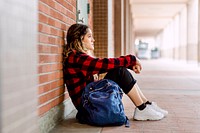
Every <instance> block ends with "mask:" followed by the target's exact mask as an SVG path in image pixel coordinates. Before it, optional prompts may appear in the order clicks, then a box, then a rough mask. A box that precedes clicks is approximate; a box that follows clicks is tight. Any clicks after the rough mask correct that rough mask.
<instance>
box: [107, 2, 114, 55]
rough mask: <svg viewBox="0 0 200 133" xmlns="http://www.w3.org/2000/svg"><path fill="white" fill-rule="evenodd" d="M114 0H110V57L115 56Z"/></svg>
mask: <svg viewBox="0 0 200 133" xmlns="http://www.w3.org/2000/svg"><path fill="white" fill-rule="evenodd" d="M114 2H115V1H114V0H108V57H114V25H113V20H114Z"/></svg>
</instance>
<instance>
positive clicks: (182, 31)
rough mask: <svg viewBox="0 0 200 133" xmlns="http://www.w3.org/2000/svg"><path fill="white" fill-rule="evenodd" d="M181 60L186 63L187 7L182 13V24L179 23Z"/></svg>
mask: <svg viewBox="0 0 200 133" xmlns="http://www.w3.org/2000/svg"><path fill="white" fill-rule="evenodd" d="M179 26H180V28H179V31H180V32H179V40H180V45H179V60H182V61H186V59H187V57H186V51H187V7H186V6H185V8H184V9H183V10H182V11H181V12H180V22H179Z"/></svg>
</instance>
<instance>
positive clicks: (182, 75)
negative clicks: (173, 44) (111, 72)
mask: <svg viewBox="0 0 200 133" xmlns="http://www.w3.org/2000/svg"><path fill="white" fill-rule="evenodd" d="M141 62H142V65H143V70H142V72H141V74H139V75H136V74H133V75H134V77H135V78H136V79H137V81H138V84H139V86H140V88H141V89H142V91H143V92H144V94H145V96H146V97H147V98H148V99H149V100H150V101H156V102H157V103H158V105H159V106H160V107H162V108H164V109H166V110H168V111H169V115H168V116H167V117H166V118H164V119H162V120H160V121H134V120H133V119H132V117H133V112H134V108H135V106H134V105H133V104H132V102H131V101H130V99H129V98H128V97H127V96H125V95H124V98H123V102H124V107H125V112H126V115H127V116H128V118H129V119H130V128H126V127H124V126H116V127H93V126H89V125H83V124H79V123H78V122H77V121H76V120H75V118H74V117H75V114H76V112H75V111H74V112H73V113H72V114H71V115H70V116H69V118H68V119H66V120H65V121H63V122H61V123H60V124H59V125H58V126H56V127H55V128H54V129H53V130H52V131H51V133H122V132H123V133H200V126H199V124H200V101H199V100H200V68H199V67H197V66H196V65H194V64H193V65H192V64H186V63H183V62H176V61H171V60H161V59H159V60H141Z"/></svg>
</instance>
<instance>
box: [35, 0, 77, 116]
mask: <svg viewBox="0 0 200 133" xmlns="http://www.w3.org/2000/svg"><path fill="white" fill-rule="evenodd" d="M38 10H39V12H38V18H39V20H38V21H39V22H38V56H39V62H38V63H39V64H38V79H39V86H38V95H39V96H38V97H39V101H38V104H39V105H38V108H39V110H38V112H39V115H43V114H44V113H45V112H47V111H49V110H50V109H51V108H53V107H54V106H56V105H58V104H60V103H61V102H63V101H64V100H65V99H67V98H69V96H68V93H65V88H64V86H63V73H62V63H61V62H62V50H63V49H62V46H63V44H64V31H66V30H67V29H68V27H69V26H70V25H71V24H73V23H76V0H39V3H38Z"/></svg>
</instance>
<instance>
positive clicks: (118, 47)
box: [113, 0, 124, 57]
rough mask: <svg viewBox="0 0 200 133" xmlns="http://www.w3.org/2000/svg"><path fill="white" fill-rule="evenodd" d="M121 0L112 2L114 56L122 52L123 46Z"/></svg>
mask: <svg viewBox="0 0 200 133" xmlns="http://www.w3.org/2000/svg"><path fill="white" fill-rule="evenodd" d="M122 12H123V0H115V2H114V23H113V24H114V47H115V57H118V56H120V55H121V54H122V51H123V48H122V44H123V40H124V39H123V38H124V37H123V26H124V25H123V15H122V14H123V13H122Z"/></svg>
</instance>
